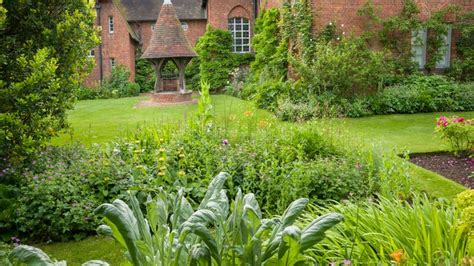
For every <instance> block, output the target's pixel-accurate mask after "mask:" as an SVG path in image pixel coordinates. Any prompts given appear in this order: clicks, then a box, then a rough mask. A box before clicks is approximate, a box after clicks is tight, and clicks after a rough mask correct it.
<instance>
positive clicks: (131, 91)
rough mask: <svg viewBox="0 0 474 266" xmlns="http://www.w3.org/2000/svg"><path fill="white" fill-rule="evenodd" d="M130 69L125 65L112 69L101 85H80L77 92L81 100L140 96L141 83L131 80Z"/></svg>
mask: <svg viewBox="0 0 474 266" xmlns="http://www.w3.org/2000/svg"><path fill="white" fill-rule="evenodd" d="M129 77H130V71H129V70H128V69H127V68H126V67H125V66H123V65H119V66H116V67H114V68H113V69H112V73H111V75H110V77H108V78H107V79H106V80H104V82H103V83H102V85H101V86H97V87H92V88H87V87H80V88H79V90H78V91H77V92H76V96H77V98H78V99H79V100H90V99H108V98H122V97H131V96H138V95H139V94H140V85H139V84H138V83H135V82H130V81H129Z"/></svg>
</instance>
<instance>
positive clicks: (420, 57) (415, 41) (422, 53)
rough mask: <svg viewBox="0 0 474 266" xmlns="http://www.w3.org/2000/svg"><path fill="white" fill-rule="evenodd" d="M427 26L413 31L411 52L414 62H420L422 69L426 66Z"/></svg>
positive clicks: (419, 65)
mask: <svg viewBox="0 0 474 266" xmlns="http://www.w3.org/2000/svg"><path fill="white" fill-rule="evenodd" d="M426 38H427V30H426V28H423V29H419V30H415V31H412V33H411V52H412V60H413V62H416V63H418V67H419V68H420V69H424V68H425V66H426Z"/></svg>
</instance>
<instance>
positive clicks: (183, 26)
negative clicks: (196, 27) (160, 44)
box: [181, 21, 189, 31]
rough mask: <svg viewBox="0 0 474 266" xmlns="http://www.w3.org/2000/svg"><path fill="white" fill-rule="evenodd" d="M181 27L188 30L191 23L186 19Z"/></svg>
mask: <svg viewBox="0 0 474 266" xmlns="http://www.w3.org/2000/svg"><path fill="white" fill-rule="evenodd" d="M181 28H183V30H184V31H188V29H189V25H188V23H187V22H186V21H183V22H181Z"/></svg>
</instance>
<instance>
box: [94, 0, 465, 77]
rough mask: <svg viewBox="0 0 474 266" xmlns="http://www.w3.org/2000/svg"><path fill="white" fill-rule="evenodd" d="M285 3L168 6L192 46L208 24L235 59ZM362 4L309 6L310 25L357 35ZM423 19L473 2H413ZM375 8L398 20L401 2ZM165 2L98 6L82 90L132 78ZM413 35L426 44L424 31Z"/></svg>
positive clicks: (260, 0) (379, 1) (332, 1)
mask: <svg viewBox="0 0 474 266" xmlns="http://www.w3.org/2000/svg"><path fill="white" fill-rule="evenodd" d="M282 1H283V0H172V3H173V5H174V7H175V8H176V11H177V14H178V18H179V19H180V21H181V24H182V27H183V29H184V30H185V32H186V36H187V38H188V40H189V41H190V42H191V44H193V45H194V44H195V43H196V42H197V40H198V38H199V37H200V36H202V35H203V34H204V32H205V30H206V25H207V24H210V25H211V26H213V27H215V28H220V29H230V30H231V33H232V35H233V37H234V45H233V50H234V52H237V53H246V52H251V45H250V40H251V36H252V28H253V23H254V20H255V18H256V16H257V13H258V11H259V10H260V9H261V8H263V7H266V8H272V7H279V6H281V3H282ZM365 2H366V0H311V5H312V8H313V14H314V16H313V25H314V28H315V30H317V29H318V28H322V27H324V26H325V25H327V24H328V23H329V22H332V21H336V22H337V23H338V24H339V25H344V27H345V29H346V32H354V33H359V32H361V31H362V30H363V25H364V20H363V18H361V17H359V16H358V15H357V11H358V10H359V8H360V7H361V6H362V5H363V4H364V3H365ZM415 2H416V3H417V5H418V6H419V8H420V10H421V16H422V18H423V17H425V18H426V17H428V16H429V15H430V14H431V13H433V12H435V11H437V10H439V9H440V8H442V7H444V6H446V5H449V4H455V5H458V6H461V7H463V8H464V9H465V10H474V0H415ZM374 3H375V6H376V7H377V9H378V10H380V12H381V16H382V17H388V16H393V15H396V14H399V13H400V11H401V9H402V6H403V4H402V0H375V2H374ZM162 4H163V0H97V2H96V11H97V25H98V26H99V27H101V28H102V33H101V34H102V36H101V38H102V44H101V45H100V46H99V47H97V48H96V49H94V50H92V51H91V53H90V56H93V57H95V59H96V67H95V68H94V69H93V71H92V73H91V75H90V76H89V77H88V78H87V80H86V84H88V85H92V84H95V83H97V82H98V81H99V80H101V79H102V78H103V77H106V76H107V75H109V74H110V72H111V68H112V66H113V65H116V64H121V65H125V66H126V67H128V68H129V69H130V70H131V73H132V75H131V79H134V74H135V71H134V70H135V50H136V48H137V47H139V48H141V50H142V51H144V50H145V49H146V46H147V45H148V43H149V39H150V37H151V33H152V30H153V27H154V24H155V22H156V18H157V17H158V13H159V11H160V8H161V5H162ZM416 34H419V35H418V36H419V37H421V39H422V40H423V39H426V34H427V33H426V31H425V32H424V31H420V32H418V33H416ZM456 35H457V33H456V32H455V31H453V32H451V31H450V32H448V35H447V36H446V38H445V39H446V46H447V47H448V48H449V49H447V52H446V54H445V56H444V58H443V60H441V61H440V62H439V64H438V67H439V68H446V67H449V64H450V61H451V54H452V52H453V51H454V43H455V41H454V40H455V38H456ZM413 48H414V49H413V51H414V54H415V58H414V60H416V61H417V62H418V63H419V65H420V68H423V67H424V64H425V63H426V57H427V56H429V55H427V54H426V44H425V45H424V46H423V44H421V45H420V44H418V45H416V46H414V47H413Z"/></svg>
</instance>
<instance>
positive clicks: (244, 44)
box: [229, 18, 250, 53]
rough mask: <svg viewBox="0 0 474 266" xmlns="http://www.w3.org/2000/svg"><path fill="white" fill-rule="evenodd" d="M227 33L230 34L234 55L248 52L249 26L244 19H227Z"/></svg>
mask: <svg viewBox="0 0 474 266" xmlns="http://www.w3.org/2000/svg"><path fill="white" fill-rule="evenodd" d="M229 31H230V33H231V34H232V51H233V52H234V53H248V52H250V24H249V20H248V19H246V18H231V19H229Z"/></svg>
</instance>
